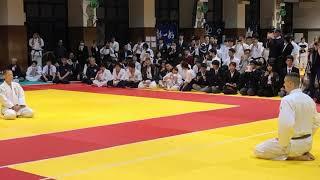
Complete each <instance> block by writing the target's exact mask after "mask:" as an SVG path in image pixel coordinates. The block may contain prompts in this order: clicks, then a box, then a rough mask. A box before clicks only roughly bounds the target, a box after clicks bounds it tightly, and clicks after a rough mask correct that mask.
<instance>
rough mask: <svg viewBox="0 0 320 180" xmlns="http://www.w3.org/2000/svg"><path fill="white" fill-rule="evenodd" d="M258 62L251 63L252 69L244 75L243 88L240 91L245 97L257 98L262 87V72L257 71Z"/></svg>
mask: <svg viewBox="0 0 320 180" xmlns="http://www.w3.org/2000/svg"><path fill="white" fill-rule="evenodd" d="M257 65H258V62H257V61H251V62H250V66H249V67H250V68H248V69H247V70H246V71H245V73H244V74H243V77H242V78H243V81H244V82H243V87H242V88H241V90H240V94H241V95H243V96H246V95H248V96H255V95H256V94H257V91H258V89H259V86H260V81H261V76H262V71H261V70H260V69H257Z"/></svg>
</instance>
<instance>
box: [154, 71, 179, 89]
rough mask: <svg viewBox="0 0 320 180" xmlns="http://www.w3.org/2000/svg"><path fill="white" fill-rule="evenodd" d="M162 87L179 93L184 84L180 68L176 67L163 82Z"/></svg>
mask: <svg viewBox="0 0 320 180" xmlns="http://www.w3.org/2000/svg"><path fill="white" fill-rule="evenodd" d="M159 84H161V87H163V88H164V89H165V90H168V91H179V90H180V87H181V86H182V84H183V80H182V76H181V75H180V74H179V73H178V68H176V67H174V68H173V69H172V72H170V73H168V74H167V75H166V76H165V77H164V78H163V80H162V81H161V83H159Z"/></svg>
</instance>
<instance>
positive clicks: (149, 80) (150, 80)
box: [138, 58, 159, 89]
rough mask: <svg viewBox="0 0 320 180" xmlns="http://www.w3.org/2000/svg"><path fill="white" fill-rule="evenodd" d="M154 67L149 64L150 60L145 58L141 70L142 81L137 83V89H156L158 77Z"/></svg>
mask: <svg viewBox="0 0 320 180" xmlns="http://www.w3.org/2000/svg"><path fill="white" fill-rule="evenodd" d="M156 71H157V70H156V67H155V66H154V65H153V64H152V63H151V59H150V58H146V59H145V61H144V62H143V66H142V69H141V74H142V81H141V82H140V83H139V85H138V87H139V88H151V89H153V88H157V83H156V81H158V78H159V77H158V75H157V74H156Z"/></svg>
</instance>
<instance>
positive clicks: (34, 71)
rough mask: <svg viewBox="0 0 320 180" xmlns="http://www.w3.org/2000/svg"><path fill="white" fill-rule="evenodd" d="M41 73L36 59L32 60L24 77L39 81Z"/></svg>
mask: <svg viewBox="0 0 320 180" xmlns="http://www.w3.org/2000/svg"><path fill="white" fill-rule="evenodd" d="M41 75H42V70H41V67H40V66H38V65H37V61H32V64H31V66H29V67H28V69H27V73H26V79H27V80H28V81H33V82H35V81H39V80H40V78H41Z"/></svg>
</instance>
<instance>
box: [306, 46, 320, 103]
mask: <svg viewBox="0 0 320 180" xmlns="http://www.w3.org/2000/svg"><path fill="white" fill-rule="evenodd" d="M313 46H314V47H313V48H312V49H311V51H310V54H309V65H310V82H309V86H308V88H307V90H308V91H310V96H311V97H312V98H315V96H316V88H315V80H316V77H317V79H318V82H320V42H315V43H314V44H313ZM319 84H320V83H319ZM316 98H317V99H318V101H319V97H316Z"/></svg>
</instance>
